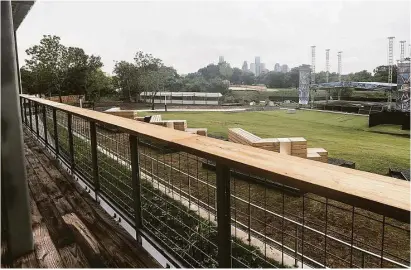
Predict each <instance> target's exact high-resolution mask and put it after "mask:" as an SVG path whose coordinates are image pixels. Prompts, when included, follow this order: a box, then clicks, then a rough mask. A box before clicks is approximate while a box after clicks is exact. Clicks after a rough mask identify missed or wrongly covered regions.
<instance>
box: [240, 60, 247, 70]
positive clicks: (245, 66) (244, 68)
mask: <svg viewBox="0 0 411 270" xmlns="http://www.w3.org/2000/svg"><path fill="white" fill-rule="evenodd" d="M241 69H242V70H243V71H248V63H247V61H244V63H243V67H242V68H241Z"/></svg>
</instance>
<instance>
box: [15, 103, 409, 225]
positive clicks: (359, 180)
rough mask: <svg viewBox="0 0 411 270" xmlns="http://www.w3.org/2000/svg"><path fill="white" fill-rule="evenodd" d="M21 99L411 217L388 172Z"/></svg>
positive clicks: (401, 187)
mask: <svg viewBox="0 0 411 270" xmlns="http://www.w3.org/2000/svg"><path fill="white" fill-rule="evenodd" d="M20 96H21V97H24V98H27V99H30V100H33V101H36V102H39V103H42V104H45V105H49V106H51V107H54V108H58V109H60V110H64V111H67V112H70V113H72V114H74V115H79V116H81V117H83V118H84V119H90V120H93V121H97V122H99V123H106V124H111V125H114V126H117V127H118V128H119V129H121V130H123V131H125V132H128V133H131V134H135V135H139V134H141V135H144V136H148V137H150V138H154V139H158V140H160V141H163V142H166V143H169V144H170V146H173V147H176V148H181V149H182V150H183V151H186V152H188V153H191V154H195V155H199V156H200V157H203V158H207V159H213V160H218V161H219V162H222V163H223V164H226V165H229V166H231V167H232V168H235V169H239V170H240V169H241V170H244V169H246V170H249V171H250V173H254V174H257V175H259V176H262V177H267V178H271V179H274V178H275V179H276V181H277V182H281V183H283V184H286V185H290V186H293V187H295V188H300V189H303V190H306V191H307V192H313V193H315V194H318V195H321V196H326V197H329V198H332V199H335V200H340V201H343V202H345V203H349V204H351V205H355V206H358V207H362V208H365V209H367V210H370V211H374V212H377V213H379V214H385V215H386V216H388V217H393V218H397V219H400V220H405V221H409V213H410V208H411V207H410V199H409V193H410V184H409V183H408V182H405V181H398V180H396V179H392V178H390V177H387V176H382V175H377V174H373V173H368V172H362V171H358V170H354V169H349V168H344V167H340V166H333V165H329V164H324V163H321V162H314V161H311V160H307V159H300V158H297V157H293V156H288V155H279V154H277V153H274V152H270V151H265V150H262V149H258V148H252V147H249V146H245V145H239V144H235V143H231V142H225V141H221V140H217V139H214V138H210V137H203V136H198V135H194V134H189V133H187V132H180V131H177V130H171V129H170V130H168V132H164V131H163V129H162V128H161V127H157V126H155V125H146V123H142V122H137V121H134V120H131V119H126V118H120V117H116V116H113V115H108V114H104V113H101V112H97V111H91V110H87V109H82V108H78V107H74V106H69V105H65V104H60V103H56V102H52V101H48V100H44V99H41V98H35V97H30V96H28V95H20Z"/></svg>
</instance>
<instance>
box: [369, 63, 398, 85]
mask: <svg viewBox="0 0 411 270" xmlns="http://www.w3.org/2000/svg"><path fill="white" fill-rule="evenodd" d="M374 81H375V82H388V66H378V67H376V68H375V69H374ZM392 82H393V83H396V82H397V66H393V69H392Z"/></svg>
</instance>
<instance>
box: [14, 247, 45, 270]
mask: <svg viewBox="0 0 411 270" xmlns="http://www.w3.org/2000/svg"><path fill="white" fill-rule="evenodd" d="M13 268H39V264H38V262H37V258H36V254H35V252H34V251H33V252H30V253H29V254H27V255H25V256H22V257H20V258H18V259H16V260H15V261H14V262H13Z"/></svg>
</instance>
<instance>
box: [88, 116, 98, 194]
mask: <svg viewBox="0 0 411 270" xmlns="http://www.w3.org/2000/svg"><path fill="white" fill-rule="evenodd" d="M90 143H91V162H92V165H93V182H94V193H95V194H96V201H98V194H99V192H100V179H99V174H98V162H97V161H98V160H97V132H96V122H93V121H90Z"/></svg>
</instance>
